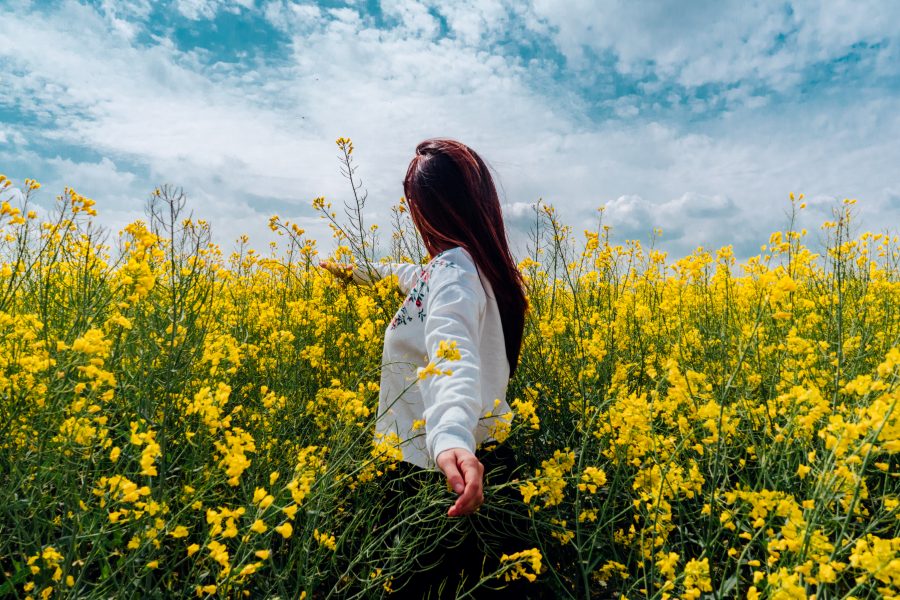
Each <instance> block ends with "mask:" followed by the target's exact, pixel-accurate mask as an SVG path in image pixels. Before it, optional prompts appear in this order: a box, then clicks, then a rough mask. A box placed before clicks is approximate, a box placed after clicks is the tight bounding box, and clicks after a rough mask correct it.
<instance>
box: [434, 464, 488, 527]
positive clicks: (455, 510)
mask: <svg viewBox="0 0 900 600" xmlns="http://www.w3.org/2000/svg"><path fill="white" fill-rule="evenodd" d="M435 462H436V463H437V466H438V468H439V469H440V470H441V471H443V473H444V475H445V476H446V477H447V483H448V484H449V485H450V488H451V489H452V490H453V491H454V492H456V493H457V494H459V498H457V499H456V503H455V504H454V505H453V506H451V507H450V510H448V511H447V516H449V517H461V516H463V515H468V514H471V513H473V512H475V511H476V510H478V507H479V506H481V505H482V504H484V489H483V485H482V477H483V476H484V465H482V464H481V461H479V460H478V458H477V457H476V456H475V455H474V454H472V453H471V452H469V451H468V450H465V449H463V448H451V449H450V450H444V451H443V452H441V453H440V454H438V457H437V460H435Z"/></svg>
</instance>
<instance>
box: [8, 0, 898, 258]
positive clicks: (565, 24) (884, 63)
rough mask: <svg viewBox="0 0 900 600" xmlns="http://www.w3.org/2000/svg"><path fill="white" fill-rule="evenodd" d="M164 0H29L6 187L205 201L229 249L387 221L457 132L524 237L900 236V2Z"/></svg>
mask: <svg viewBox="0 0 900 600" xmlns="http://www.w3.org/2000/svg"><path fill="white" fill-rule="evenodd" d="M672 6H673V5H671V4H669V3H656V2H635V3H619V2H594V1H588V0H576V1H571V0H569V1H566V2H561V1H557V0H534V1H533V2H513V1H512V0H494V1H485V0H465V1H460V2H452V3H446V2H437V1H432V0H428V1H424V2H414V1H412V0H383V1H380V2H379V1H375V0H369V1H365V2H363V1H348V2H338V1H332V2H320V3H311V2H293V1H290V0H175V1H171V2H151V1H150V0H131V1H115V2H113V1H111V0H106V1H102V2H101V1H98V2H76V1H74V0H69V1H63V2H29V1H22V0H12V1H7V2H4V3H3V8H2V17H0V39H3V40H4V42H3V44H2V45H0V172H4V173H6V174H7V175H9V176H11V177H13V178H15V179H17V180H20V181H21V180H22V179H24V178H25V177H33V178H36V179H38V180H39V181H42V183H43V184H44V186H45V187H44V188H43V189H42V191H41V192H42V195H41V196H40V200H39V201H40V202H42V203H44V204H45V205H49V204H50V203H52V199H53V197H55V195H56V194H58V193H60V192H61V191H62V189H63V187H64V186H65V185H70V186H72V187H74V188H76V189H77V190H79V192H80V193H82V194H84V195H87V196H90V197H92V198H94V199H95V200H96V201H97V207H98V210H99V212H100V217H99V218H100V220H101V222H103V223H105V224H107V225H109V226H110V227H113V228H115V229H119V228H121V227H122V226H123V225H124V224H126V223H127V222H129V221H130V220H132V219H135V218H142V217H143V203H144V201H145V199H146V198H147V196H148V195H149V193H150V192H151V191H152V190H153V189H154V187H155V186H156V185H158V184H161V183H173V184H176V185H180V186H183V188H184V189H185V191H186V192H187V194H188V196H189V198H190V202H191V207H192V209H193V210H194V213H195V214H196V215H197V216H200V217H205V218H208V219H209V220H210V221H211V222H212V225H213V230H214V235H215V238H216V239H217V241H219V242H220V243H221V244H222V245H223V247H224V248H225V249H226V250H228V249H230V248H231V247H233V243H234V240H235V239H236V238H237V237H238V236H239V235H240V234H242V233H247V234H249V235H250V237H251V241H252V243H253V244H254V245H256V246H257V247H259V248H263V247H264V246H265V245H266V244H267V242H268V241H269V240H270V239H272V238H271V232H269V230H268V228H267V222H268V217H269V216H270V215H271V214H273V213H277V214H279V215H281V216H282V217H283V218H287V219H293V220H296V221H298V222H301V223H302V224H303V225H304V226H305V227H306V229H307V231H308V232H310V234H311V235H312V236H313V237H316V238H317V239H318V240H319V244H320V246H321V247H322V248H323V249H325V250H327V249H330V248H331V247H332V241H331V234H330V230H329V229H328V228H327V226H325V224H324V222H322V221H321V220H319V219H317V218H316V217H315V214H314V212H313V210H312V208H311V206H310V203H311V201H312V199H313V198H315V197H317V196H326V198H327V199H329V200H330V201H331V202H332V203H334V204H335V205H339V204H340V203H341V201H342V200H343V199H345V198H346V197H347V194H348V192H349V186H348V185H347V182H346V181H345V180H344V179H343V178H342V177H341V175H340V172H339V163H338V159H337V153H338V151H337V147H336V146H335V144H334V140H335V139H336V138H338V137H340V136H345V137H350V138H352V139H353V141H354V145H355V146H356V152H355V153H354V154H355V156H356V159H357V163H358V165H359V170H358V174H359V175H360V176H361V177H362V180H363V183H364V185H365V187H366V189H367V190H368V192H369V206H368V211H369V213H370V217H371V218H372V219H374V220H375V221H377V222H379V223H380V224H381V225H382V226H383V227H385V228H386V227H387V226H388V218H389V207H390V206H391V205H392V204H394V203H396V202H397V200H398V199H399V197H400V196H401V194H402V186H401V183H400V182H401V179H402V177H403V174H404V173H405V170H406V165H407V163H408V161H409V159H410V157H411V156H412V153H413V149H414V147H415V145H416V143H418V142H419V141H421V140H422V139H424V138H426V137H430V136H447V137H454V138H457V139H459V140H461V141H463V142H465V143H467V144H469V145H470V146H472V147H473V148H475V149H476V150H477V151H478V152H479V153H480V154H482V156H483V157H484V158H485V159H486V160H487V161H488V163H489V164H491V165H492V167H493V168H494V170H495V173H496V175H497V182H498V184H499V187H500V189H501V197H502V198H501V199H502V202H503V203H504V204H505V205H506V208H505V210H506V214H507V218H508V221H507V223H508V225H509V228H510V235H511V237H512V238H513V240H514V241H515V242H516V243H517V245H520V242H521V241H522V240H524V239H525V234H526V232H527V227H528V224H529V223H530V220H529V219H527V212H526V210H527V207H528V205H529V204H532V203H534V202H535V201H537V200H538V199H539V198H543V200H544V201H545V202H549V203H552V204H554V205H555V206H556V207H557V210H558V212H559V213H560V215H561V217H562V219H563V221H565V222H567V223H570V224H572V225H573V226H574V227H575V229H576V231H577V230H578V229H579V228H583V227H586V226H589V225H592V224H594V223H596V219H597V208H599V207H601V206H604V205H605V206H606V211H605V214H604V222H605V223H607V224H609V225H611V226H612V227H613V237H614V238H616V239H618V240H620V241H621V240H624V239H626V238H635V237H636V238H638V239H642V240H645V241H646V240H648V239H649V238H650V235H651V232H652V231H653V229H654V228H656V227H661V228H662V229H663V236H662V238H660V240H659V241H658V242H657V245H658V246H661V247H662V248H664V249H665V250H668V251H669V253H670V255H671V256H673V257H677V256H681V255H683V254H685V253H687V252H690V251H691V250H693V249H694V248H696V247H697V246H701V245H702V246H704V247H708V248H717V247H719V246H722V245H726V244H733V245H734V246H735V251H736V253H737V254H738V256H739V257H742V258H743V257H746V256H748V255H750V254H752V253H755V252H756V251H758V247H759V245H760V244H763V243H765V242H766V241H767V239H768V234H769V233H770V232H771V231H773V230H774V229H777V228H781V227H783V226H785V224H786V217H785V210H786V209H787V195H788V193H789V192H791V191H794V192H795V193H800V192H804V193H805V194H806V196H807V198H809V199H810V209H809V211H808V213H807V214H806V215H805V216H804V219H806V221H808V223H804V224H805V225H807V226H808V227H810V229H813V228H816V227H817V226H818V224H819V223H821V221H822V220H824V219H825V218H827V216H828V211H829V210H830V207H831V206H832V205H834V203H835V202H839V201H840V199H842V198H844V197H853V198H858V199H859V201H860V205H859V206H860V209H859V218H860V223H861V226H862V227H864V228H868V229H875V230H880V229H883V228H884V227H887V226H891V224H893V223H900V200H898V193H900V174H898V170H897V169H896V165H897V164H900V144H898V142H897V140H898V139H900V110H898V109H900V101H898V98H900V96H898V90H900V30H898V28H897V27H896V23H897V22H900V4H897V3H894V2H889V1H887V0H884V1H875V0H871V1H858V2H844V1H842V0H832V1H829V2H824V3H823V2H813V1H805V0H804V1H801V0H794V1H791V2H758V3H745V2H738V1H733V2H731V1H726V2H691V3H687V4H680V5H679V8H678V10H673V9H672V8H671V7H672Z"/></svg>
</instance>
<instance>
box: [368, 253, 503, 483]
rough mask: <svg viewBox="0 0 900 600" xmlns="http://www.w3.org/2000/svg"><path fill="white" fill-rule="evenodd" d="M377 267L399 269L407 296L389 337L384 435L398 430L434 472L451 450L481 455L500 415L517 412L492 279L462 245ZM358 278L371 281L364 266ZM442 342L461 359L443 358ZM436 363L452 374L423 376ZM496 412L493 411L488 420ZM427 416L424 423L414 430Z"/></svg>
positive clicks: (406, 446)
mask: <svg viewBox="0 0 900 600" xmlns="http://www.w3.org/2000/svg"><path fill="white" fill-rule="evenodd" d="M373 267H374V270H375V271H377V274H378V275H380V276H381V277H382V278H383V277H388V276H390V275H391V274H396V275H397V279H398V281H399V285H400V290H401V291H402V292H403V293H405V294H407V296H406V300H405V301H404V302H403V305H402V306H401V307H400V309H399V310H398V311H397V314H395V315H394V318H393V319H392V320H391V322H390V324H389V325H388V327H387V330H386V331H385V335H384V350H383V354H382V361H381V364H382V369H381V391H380V394H379V405H378V420H377V423H376V427H375V430H376V432H377V433H380V434H388V433H390V432H394V433H396V434H397V435H398V436H399V437H400V440H402V443H401V446H400V448H401V449H402V450H403V460H405V461H406V462H409V463H412V464H414V465H417V466H419V467H422V468H426V469H434V468H436V467H435V463H434V459H435V458H436V457H437V456H438V455H439V454H440V453H441V452H443V451H444V450H449V449H451V448H465V449H466V450H469V451H470V452H475V449H476V447H477V446H479V445H481V444H482V443H483V442H485V441H487V440H490V439H493V438H492V436H491V430H492V427H494V426H496V425H497V424H498V421H499V416H500V415H505V417H506V419H505V420H504V421H503V422H509V418H510V417H511V416H512V415H509V414H506V413H509V412H510V408H509V405H508V404H507V403H506V388H507V385H508V383H509V362H508V361H507V359H506V346H505V344H504V338H503V327H502V325H501V322H500V311H499V310H498V308H497V300H496V299H495V298H494V294H493V291H492V289H491V285H490V282H489V281H488V280H487V279H482V278H481V276H480V274H479V272H478V269H477V267H476V266H475V262H474V261H473V260H472V257H471V256H470V255H469V253H468V252H467V251H466V250H465V249H464V248H461V247H455V248H451V249H449V250H445V251H444V252H441V253H440V254H438V255H437V256H435V257H434V258H433V259H432V260H431V261H430V262H429V263H428V264H427V265H424V266H422V265H415V264H407V263H390V264H385V263H379V264H375V265H373ZM353 275H354V279H355V280H356V281H358V282H360V283H371V280H370V279H369V276H368V275H367V273H366V271H365V269H364V268H363V267H357V268H356V269H355V270H354V273H353ZM441 341H447V342H451V341H455V342H456V349H457V350H458V351H459V354H460V358H459V359H458V360H447V359H444V358H440V357H438V355H437V351H438V347H439V345H440V343H441ZM429 362H433V363H434V364H435V365H436V366H437V368H438V369H440V370H441V371H444V370H445V369H450V370H451V371H452V372H453V373H452V375H444V374H441V375H428V376H427V377H425V379H419V377H418V373H419V369H422V368H424V367H425V366H426V365H428V364H429ZM407 388H409V389H407ZM495 400H499V404H497V405H496V406H495ZM488 413H490V414H491V415H492V416H491V417H485V415H487V414H488ZM421 420H424V421H425V425H424V428H423V427H421V426H418V427H416V428H415V429H413V425H414V424H416V423H415V422H416V421H419V422H421ZM418 425H420V423H419V424H418Z"/></svg>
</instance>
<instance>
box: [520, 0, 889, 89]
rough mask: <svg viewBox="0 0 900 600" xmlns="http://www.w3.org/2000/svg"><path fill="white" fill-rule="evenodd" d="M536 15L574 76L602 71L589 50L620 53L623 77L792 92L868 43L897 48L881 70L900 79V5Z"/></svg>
mask: <svg viewBox="0 0 900 600" xmlns="http://www.w3.org/2000/svg"><path fill="white" fill-rule="evenodd" d="M789 7H790V8H789ZM530 11H531V12H532V13H533V19H532V22H536V23H541V24H543V25H542V26H544V27H547V28H549V29H550V30H551V31H552V32H553V39H554V41H555V43H556V45H557V46H558V47H559V48H560V49H561V51H562V52H563V53H564V54H565V55H566V57H567V58H568V60H569V61H570V64H571V66H573V67H574V68H577V69H591V68H593V67H594V65H593V64H592V63H591V62H589V61H588V56H587V55H586V54H585V48H590V49H592V50H593V51H595V52H598V53H601V54H603V53H607V52H608V53H612V55H613V56H614V57H615V59H616V68H617V70H618V71H619V72H621V73H623V74H626V75H632V76H636V77H644V76H648V75H655V76H657V77H659V78H660V79H661V80H663V81H669V82H674V83H677V84H680V85H683V86H687V87H696V86H700V85H703V84H706V83H726V84H727V83H737V82H742V81H746V80H750V81H760V82H762V83H764V84H765V85H767V86H769V87H770V88H772V89H774V90H776V91H787V90H790V89H793V88H794V87H795V86H796V85H797V84H798V83H799V82H800V81H801V76H800V72H801V71H802V69H804V68H806V67H808V66H810V65H813V64H815V63H818V62H822V61H829V60H833V59H835V58H839V57H841V56H843V55H845V54H846V53H848V52H849V51H850V50H851V49H852V46H853V45H854V44H857V43H860V42H866V43H871V44H875V43H879V42H882V41H885V40H890V42H891V43H890V44H888V45H887V46H886V47H885V48H882V49H880V50H879V51H878V52H877V53H876V63H875V64H877V65H878V68H880V69H882V70H889V71H890V72H891V73H893V74H896V73H897V70H898V69H897V64H896V62H893V63H892V62H891V61H890V60H888V58H889V57H896V56H897V50H896V46H897V44H898V42H900V30H898V29H897V27H896V23H897V22H900V4H898V3H896V2H883V1H881V0H865V1H862V2H855V1H854V2H850V1H839V2H827V3H823V2H818V1H817V0H799V1H794V2H792V3H790V5H787V4H782V3H775V2H742V1H740V0H725V1H719V0H709V1H698V2H685V3H679V4H677V5H673V4H670V3H661V2H631V3H620V2H612V1H605V2H596V1H595V0H565V1H562V0H536V1H535V2H534V3H533V6H532V7H531V8H530Z"/></svg>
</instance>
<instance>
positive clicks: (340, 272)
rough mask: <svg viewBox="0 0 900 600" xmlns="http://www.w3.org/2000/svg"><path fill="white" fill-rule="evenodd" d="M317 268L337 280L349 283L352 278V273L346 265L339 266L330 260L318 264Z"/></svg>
mask: <svg viewBox="0 0 900 600" xmlns="http://www.w3.org/2000/svg"><path fill="white" fill-rule="evenodd" d="M319 266H320V267H322V268H323V269H325V270H326V271H328V272H329V273H331V274H332V275H334V276H335V277H337V278H338V279H341V280H344V281H349V280H350V278H351V277H353V271H352V270H351V267H350V266H348V265H340V264H338V263H336V262H334V261H331V260H323V261H320V262H319Z"/></svg>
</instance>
